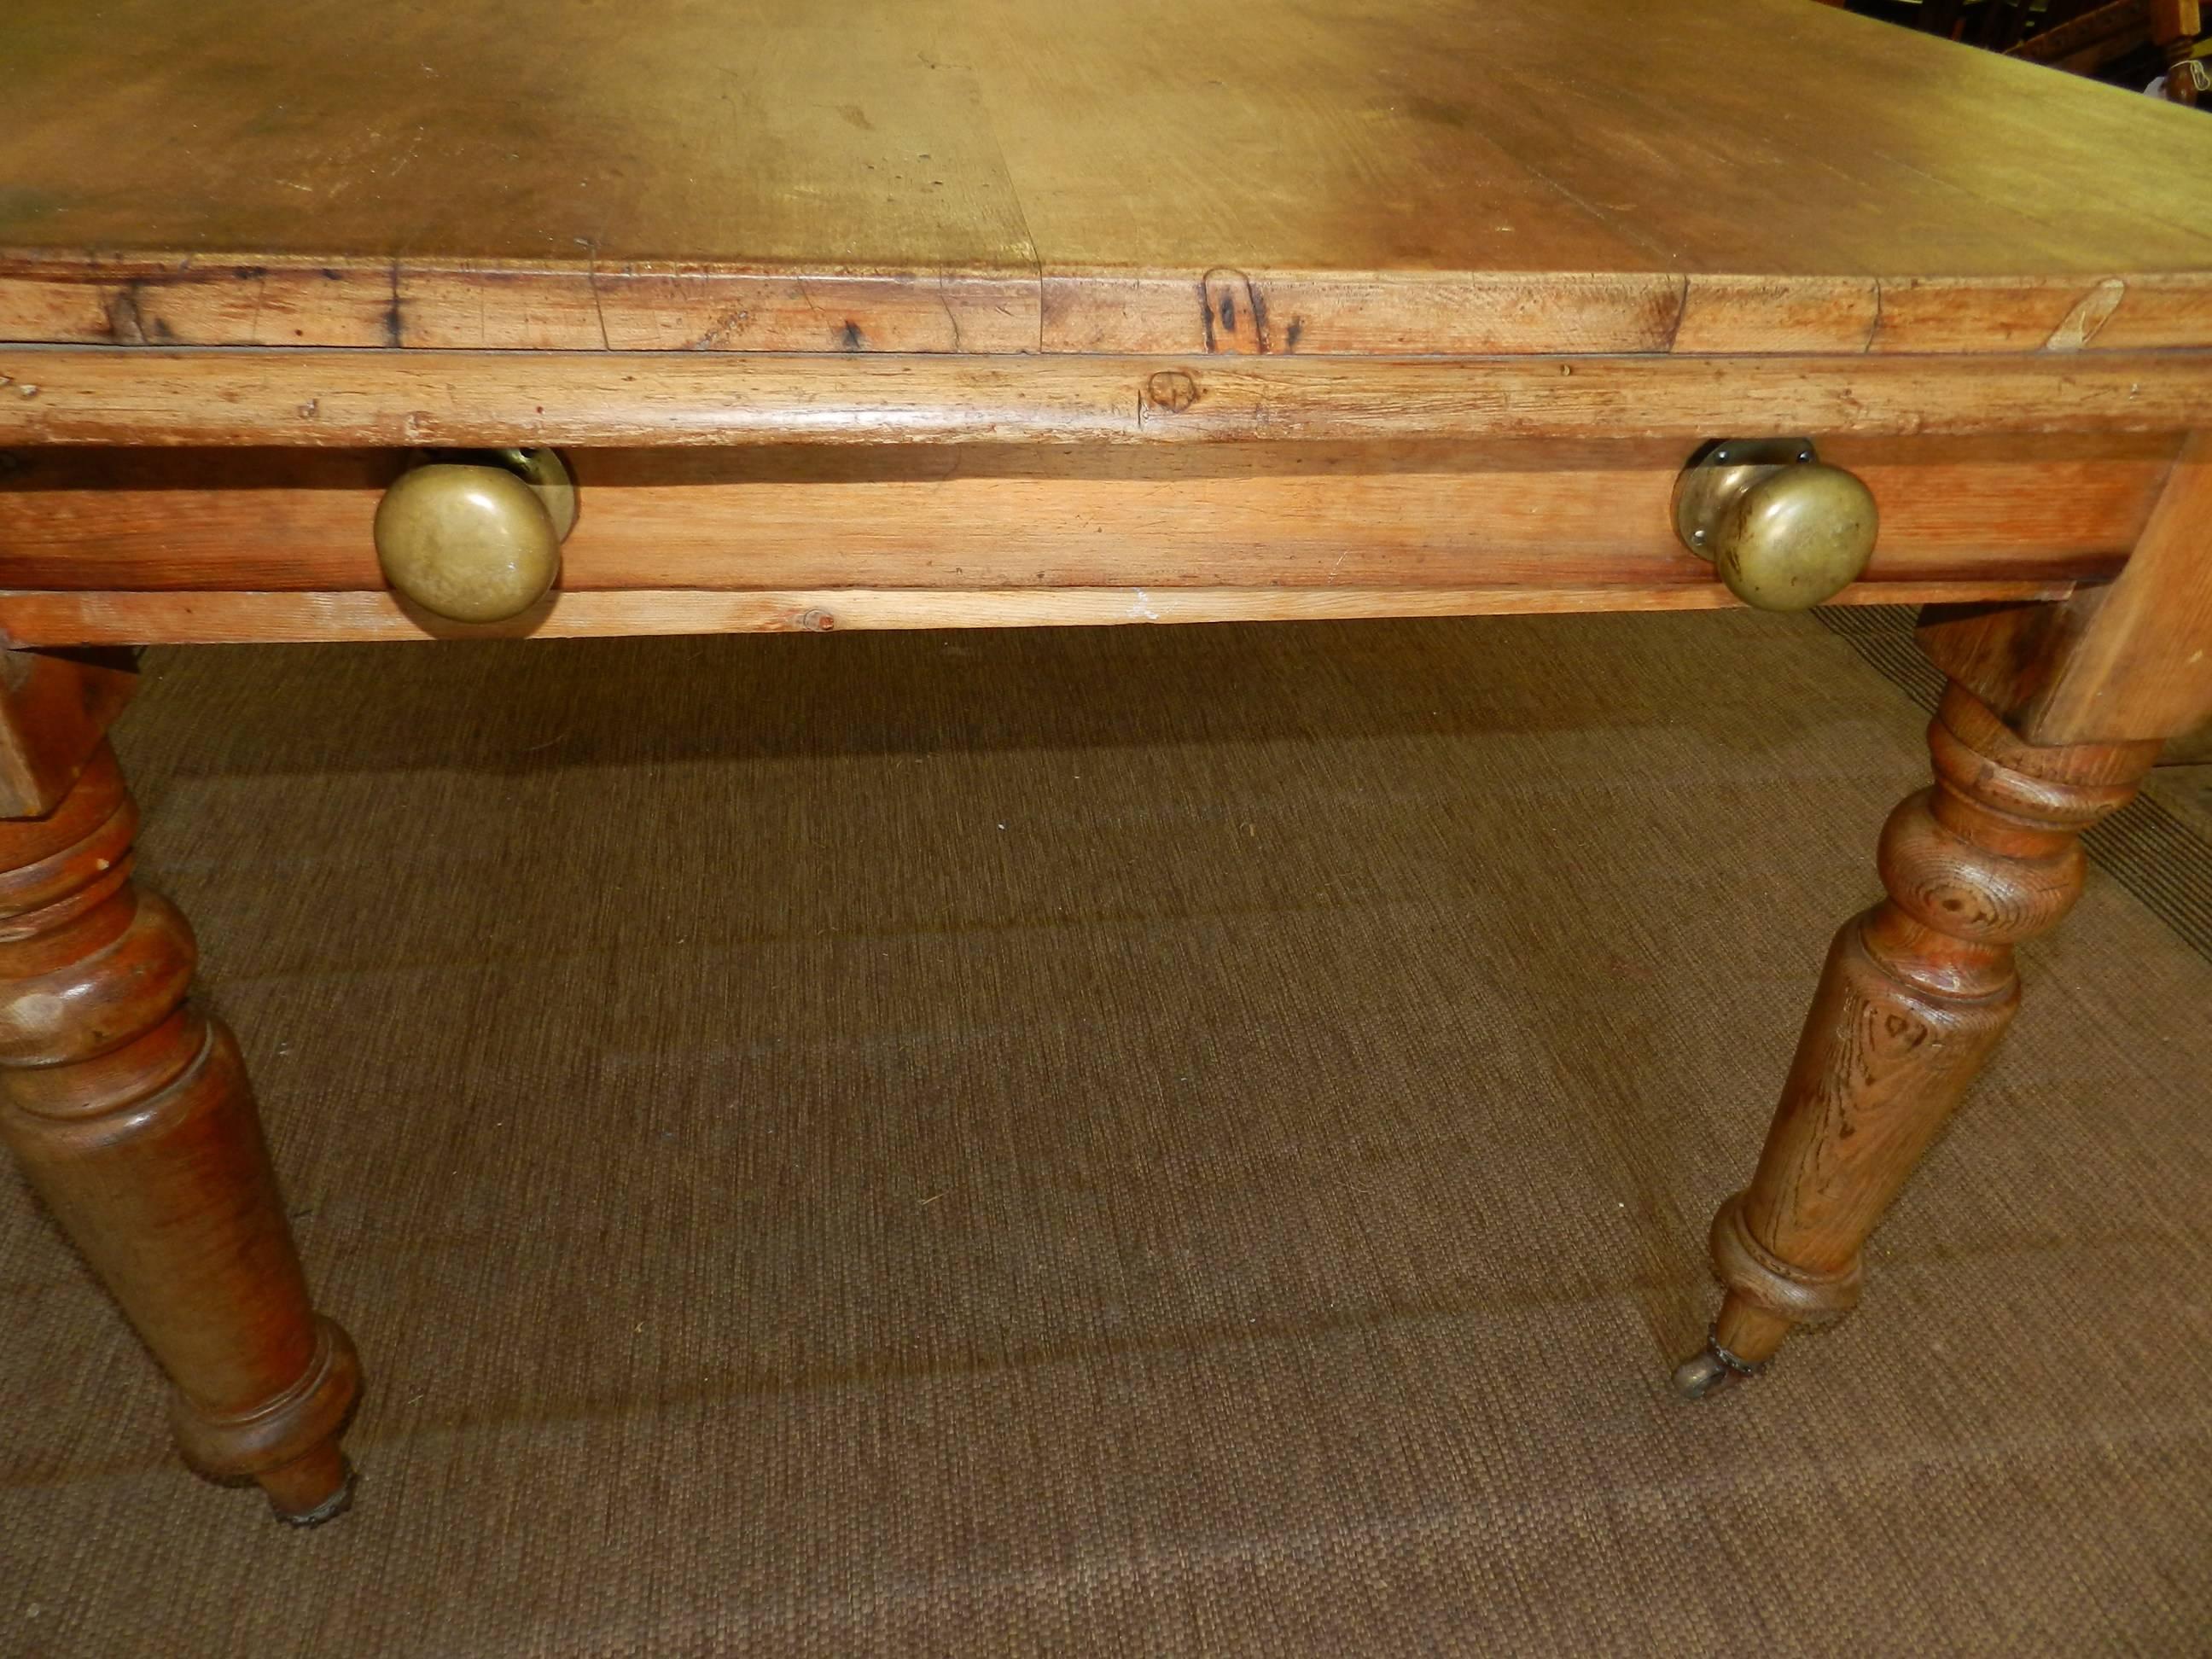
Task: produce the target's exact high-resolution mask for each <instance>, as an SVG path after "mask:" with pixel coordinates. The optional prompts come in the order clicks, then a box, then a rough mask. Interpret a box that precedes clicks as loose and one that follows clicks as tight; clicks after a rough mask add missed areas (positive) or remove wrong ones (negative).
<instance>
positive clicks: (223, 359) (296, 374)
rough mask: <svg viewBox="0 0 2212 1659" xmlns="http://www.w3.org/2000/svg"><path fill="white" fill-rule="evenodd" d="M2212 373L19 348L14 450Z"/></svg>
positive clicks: (1038, 439)
mask: <svg viewBox="0 0 2212 1659" xmlns="http://www.w3.org/2000/svg"><path fill="white" fill-rule="evenodd" d="M2208 404H2212V352H2193V351H2192V352H2179V351H2176V352H2149V353H2127V354H2112V355H2104V354H2099V355H2096V356H2043V357H1982V356H1947V357H1897V358H1865V357H1857V358H1843V357H1820V356H1810V357H1791V356H1771V357H1694V358H1693V357H1665V356H1645V357H1635V356H1626V357H1598V358H1583V359H1577V360H1568V359H1564V358H1529V357H1520V358H1512V357H1492V358H1470V359H1457V360H1438V359H1433V358H1431V359H1419V358H1416V359H1374V358H1370V359H1363V360H1359V361H1346V360H1344V359H1341V358H1337V359H1321V358H1310V359H1291V358H1282V357H1276V358H1269V359H1264V360H1263V359H1257V358H1249V357H1247V358H1237V359H1234V360H1224V359H1222V358H1218V357H1214V358H1207V357H1203V356H1192V357H1186V358H1182V359H1175V358H1167V359H1162V358H1158V357H1079V358H1034V357H1031V358H993V359H986V358H977V357H943V356H928V355H914V356H774V357H733V356H680V355H675V354H670V353H661V354H647V353H640V352H531V353H514V352H404V351H383V352H380V351H326V350H297V351H258V350H250V349H228V350H205V349H185V350H179V349H159V350H154V349H132V350H124V349H117V348H114V347H72V346H37V345H18V346H9V345H0V445H16V444H21V445H58V444H179V445H228V444H274V445H282V446H284V447H300V448H306V447H326V446H334V447H348V446H360V445H393V446H407V445H416V444H425V445H471V444H476V445H490V446H503V445H509V444H525V445H538V444H553V445H633V446H635V445H653V446H655V447H664V448H683V447H696V446H711V447H723V446H728V445H732V444H866V445H884V444H945V443H955V444H957V443H1026V444H1044V445H1053V446H1060V445H1074V444H1131V445H1168V444H1216V443H1220V442H1223V441H1252V440H1269V439H1273V440H1284V441H1301V442H1320V441H1361V442H1373V443H1401V442H1408V441H1431V440H1453V441H1466V440H1474V439H1494V438H1597V439H1604V440H1616V439H1635V438H1674V439H1685V440H1688V441H1692V443H1695V442H1697V441H1702V440H1704V439H1705V438H1709V437H1711V436H1712V435H1715V434H1716V433H1739V434H1740V433H1755V432H1769V433H1772V432H1784V433H1806V434H1809V435H1814V436H1815V437H1826V436H1827V435H1844V434H1848V435H1887V436H1916V435H1937V434H1948V435H1958V434H1972V433H2002V432H2020V433H2063V432H2140V433H2169V434H2176V435H2178V434H2179V433H2180V432H2181V431H2183V430H2185V429H2186V428H2189V427H2191V425H2193V424H2194V423H2195V422H2197V421H2199V420H2201V419H2202V418H2203V412H2204V410H2205V409H2206V407H2207V406H2208Z"/></svg>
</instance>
